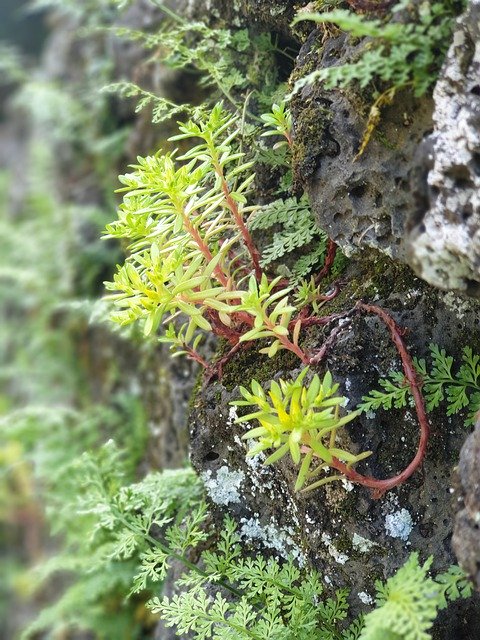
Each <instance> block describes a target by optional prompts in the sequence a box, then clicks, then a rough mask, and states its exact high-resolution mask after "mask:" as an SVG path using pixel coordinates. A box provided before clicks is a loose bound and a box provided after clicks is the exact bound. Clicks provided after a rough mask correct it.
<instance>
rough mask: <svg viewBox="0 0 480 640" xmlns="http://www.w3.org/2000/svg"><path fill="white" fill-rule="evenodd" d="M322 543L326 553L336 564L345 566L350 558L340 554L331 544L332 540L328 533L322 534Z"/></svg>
mask: <svg viewBox="0 0 480 640" xmlns="http://www.w3.org/2000/svg"><path fill="white" fill-rule="evenodd" d="M322 542H323V544H324V545H325V546H326V547H327V550H328V553H329V554H330V555H331V556H332V558H333V559H334V560H335V562H338V564H345V563H346V562H347V560H349V559H350V558H349V557H348V556H347V554H346V553H341V552H340V551H339V550H338V549H337V548H336V547H335V545H334V544H333V542H332V538H331V536H330V535H329V534H328V533H325V532H323V533H322Z"/></svg>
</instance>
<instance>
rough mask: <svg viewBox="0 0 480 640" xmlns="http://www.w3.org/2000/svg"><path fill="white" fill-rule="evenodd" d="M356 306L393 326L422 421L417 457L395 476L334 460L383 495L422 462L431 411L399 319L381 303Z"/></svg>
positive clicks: (334, 464) (377, 495) (336, 465)
mask: <svg viewBox="0 0 480 640" xmlns="http://www.w3.org/2000/svg"><path fill="white" fill-rule="evenodd" d="M355 308H356V309H359V310H360V311H365V312H366V313H373V314H375V315H376V316H378V317H379V318H380V319H381V320H383V322H384V323H385V324H386V326H387V327H388V329H389V330H390V335H391V337H392V340H393V342H394V344H395V346H396V348H397V351H398V353H399V355H400V358H401V360H402V366H403V370H404V372H405V377H406V379H407V380H408V383H409V384H410V389H411V392H412V396H413V399H414V401H415V409H416V412H417V416H418V423H419V425H420V440H419V443H418V448H417V452H416V454H415V457H414V458H413V460H412V461H411V462H410V464H409V465H408V466H407V467H406V468H405V469H404V470H403V471H402V472H401V473H399V474H398V475H396V476H393V477H392V478H387V479H386V480H377V479H376V478H373V477H371V476H364V475H362V474H360V473H357V471H355V470H354V469H351V468H350V467H348V465H346V464H345V463H344V462H342V461H341V460H338V458H334V459H333V461H332V462H331V463H330V466H331V467H333V468H334V469H337V471H340V473H342V474H344V475H345V477H346V478H348V480H351V481H352V482H356V483H357V484H360V485H362V486H364V487H369V488H370V489H373V497H374V498H380V497H381V496H382V495H383V494H384V493H385V491H388V490H389V489H392V488H393V487H396V486H397V485H399V484H401V483H402V482H404V481H405V480H407V479H408V478H409V477H410V476H411V475H412V474H413V473H414V472H415V471H416V470H417V469H418V467H419V466H420V465H421V464H422V462H423V459H424V457H425V453H426V450H427V444H428V437H429V434H430V425H429V422H428V418H427V413H426V411H425V402H424V399H423V396H422V393H421V391H420V383H419V380H418V378H417V374H416V371H415V366H414V364H413V360H412V358H411V356H410V354H409V353H408V351H407V348H406V346H405V343H404V341H403V338H402V336H401V330H400V328H399V327H398V326H397V324H396V322H395V320H394V319H393V318H392V317H391V316H390V315H389V314H388V313H387V312H386V311H385V310H384V309H381V308H380V307H377V306H376V305H373V304H365V303H364V302H357V304H356V305H355Z"/></svg>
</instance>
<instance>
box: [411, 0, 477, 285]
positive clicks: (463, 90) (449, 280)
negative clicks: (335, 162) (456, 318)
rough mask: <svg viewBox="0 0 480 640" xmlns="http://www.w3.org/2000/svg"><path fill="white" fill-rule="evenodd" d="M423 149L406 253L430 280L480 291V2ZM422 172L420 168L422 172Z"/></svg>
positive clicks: (457, 37) (452, 58)
mask: <svg viewBox="0 0 480 640" xmlns="http://www.w3.org/2000/svg"><path fill="white" fill-rule="evenodd" d="M433 98H434V102H435V110H434V113H433V123H434V129H433V133H432V134H431V135H430V136H428V138H427V139H426V140H425V141H424V143H423V144H422V147H421V149H420V150H419V157H420V158H421V163H422V164H421V166H422V168H423V173H422V174H420V175H421V177H420V179H419V180H415V181H413V184H412V186H413V190H414V193H415V195H416V206H415V208H414V209H413V211H412V218H411V222H410V225H409V227H410V228H409V233H408V236H407V246H408V261H409V263H410V264H411V265H412V267H413V268H414V270H415V271H416V272H417V273H418V274H419V275H420V276H421V277H422V278H424V279H425V280H427V282H430V283H431V284H433V285H434V286H436V287H439V288H441V289H455V290H457V291H461V292H464V293H466V294H468V295H472V296H477V297H479V296H480V3H479V2H478V1H476V0H472V1H471V2H470V3H469V4H468V8H467V10H466V11H465V14H464V15H463V16H462V17H461V18H460V19H459V20H458V23H457V26H456V28H455V31H454V34H453V41H452V44H451V46H450V50H449V52H448V55H447V58H446V60H445V64H444V66H443V70H442V74H441V76H440V78H439V80H438V82H437V85H436V87H435V91H434V94H433ZM417 175H418V174H417Z"/></svg>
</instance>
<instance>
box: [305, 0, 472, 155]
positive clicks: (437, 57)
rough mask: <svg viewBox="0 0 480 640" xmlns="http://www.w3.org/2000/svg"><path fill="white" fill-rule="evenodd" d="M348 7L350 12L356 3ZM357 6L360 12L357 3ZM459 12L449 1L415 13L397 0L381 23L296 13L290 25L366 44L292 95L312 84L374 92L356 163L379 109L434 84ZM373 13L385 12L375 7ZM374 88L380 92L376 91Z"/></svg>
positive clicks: (349, 15)
mask: <svg viewBox="0 0 480 640" xmlns="http://www.w3.org/2000/svg"><path fill="white" fill-rule="evenodd" d="M352 4H353V5H354V6H355V4H356V3H353V2H352ZM375 4H377V3H371V5H370V7H369V8H368V7H367V10H373V11H375V7H374V5H375ZM359 5H360V6H359V8H360V9H361V8H362V7H361V2H360V3H359ZM387 7H388V5H387ZM461 7H462V3H461V2H459V3H455V2H452V1H450V0H443V1H441V2H434V3H431V2H422V3H419V4H418V6H417V7H415V6H413V3H412V2H411V0H400V2H399V3H398V4H396V5H395V7H393V9H391V15H388V16H387V18H386V19H385V18H384V19H380V18H372V17H366V16H365V15H359V14H357V13H355V12H354V11H349V10H345V9H334V10H333V11H328V12H324V13H315V12H314V13H308V12H300V13H299V14H298V15H297V17H296V18H295V20H294V23H293V24H296V23H298V22H300V21H305V20H307V21H312V22H315V23H317V24H320V25H324V24H333V25H336V26H337V27H339V28H340V29H341V30H342V31H345V32H347V33H349V34H350V35H351V36H352V37H353V38H367V40H366V41H365V47H364V48H363V49H362V50H361V52H360V53H359V55H358V56H356V59H355V60H353V61H352V62H349V63H346V64H341V65H336V66H335V65H332V66H328V67H326V68H323V69H317V70H316V71H313V72H312V73H309V74H308V75H306V76H305V77H304V78H301V79H300V80H299V81H297V83H296V85H295V89H294V90H295V91H298V90H299V89H300V88H301V87H303V86H305V85H306V84H311V83H314V82H317V81H321V82H322V83H323V86H324V87H325V88H326V89H333V88H335V87H339V88H345V87H347V86H349V85H351V84H352V83H356V84H357V85H358V86H359V87H360V88H361V89H365V88H367V87H374V92H373V97H374V102H373V104H372V106H371V109H370V113H369V116H368V122H367V126H366V130H365V134H364V136H363V140H362V141H361V143H360V147H359V151H358V153H357V156H356V158H358V157H359V156H360V155H362V153H363V152H364V150H365V148H366V146H367V144H368V142H369V140H370V138H371V136H372V134H373V132H374V130H375V128H376V126H377V125H378V123H379V121H380V116H381V109H382V107H384V106H386V105H389V104H391V103H392V102H393V100H394V98H395V95H396V93H398V92H399V91H400V90H402V89H405V88H410V89H411V90H412V91H413V94H414V96H416V97H420V96H423V95H424V94H426V93H427V92H428V91H429V90H430V88H431V87H432V85H433V84H434V83H435V81H436V78H437V75H438V72H439V71H440V68H441V65H442V62H443V58H444V56H445V54H446V52H447V49H448V46H449V44H450V39H451V35H452V28H453V21H454V18H455V16H456V15H458V11H459V10H461ZM378 8H379V9H380V10H382V9H385V8H386V7H385V5H383V6H382V4H380V5H378ZM398 18H399V19H398ZM377 86H382V87H383V88H382V89H381V90H378V89H377V88H376V87H377Z"/></svg>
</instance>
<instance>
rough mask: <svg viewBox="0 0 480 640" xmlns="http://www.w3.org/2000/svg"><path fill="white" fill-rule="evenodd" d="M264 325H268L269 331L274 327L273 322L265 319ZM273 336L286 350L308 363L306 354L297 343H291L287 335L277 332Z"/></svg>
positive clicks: (308, 359)
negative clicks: (280, 334)
mask: <svg viewBox="0 0 480 640" xmlns="http://www.w3.org/2000/svg"><path fill="white" fill-rule="evenodd" d="M265 326H266V327H268V328H269V329H270V330H271V331H273V330H274V329H275V324H274V323H273V322H270V321H269V320H266V319H265ZM275 338H277V340H278V341H279V342H280V343H281V344H282V345H283V347H284V348H285V349H287V351H291V352H292V353H294V354H295V355H296V356H297V357H298V358H300V360H301V361H302V362H303V364H309V362H310V358H309V357H308V356H307V354H306V353H305V352H304V351H302V349H300V347H299V346H298V344H295V343H293V342H292V341H291V340H290V339H289V338H288V336H279V335H278V334H275Z"/></svg>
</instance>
